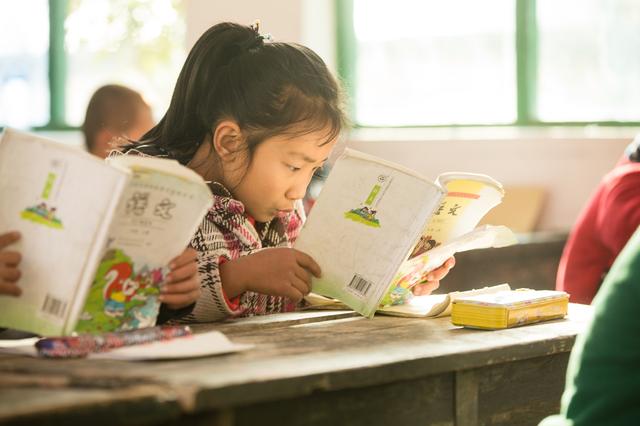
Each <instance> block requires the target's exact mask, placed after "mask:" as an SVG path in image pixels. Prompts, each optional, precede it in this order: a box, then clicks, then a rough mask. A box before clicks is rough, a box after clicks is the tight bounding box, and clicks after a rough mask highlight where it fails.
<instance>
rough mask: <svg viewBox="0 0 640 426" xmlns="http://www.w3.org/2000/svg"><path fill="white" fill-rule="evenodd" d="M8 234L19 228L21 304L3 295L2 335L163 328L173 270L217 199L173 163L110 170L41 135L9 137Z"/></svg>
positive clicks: (3, 224)
mask: <svg viewBox="0 0 640 426" xmlns="http://www.w3.org/2000/svg"><path fill="white" fill-rule="evenodd" d="M0 199H2V204H1V205H0V233H3V232H7V231H11V230H17V231H20V233H21V234H22V238H21V240H20V241H19V242H18V243H17V244H15V246H13V247H11V249H15V250H17V251H19V252H21V253H22V255H23V256H22V257H23V260H22V262H21V263H20V270H21V273H22V276H21V278H20V281H19V286H20V288H21V289H22V295H21V296H20V297H10V296H0V313H1V314H0V327H10V328H15V329H20V330H25V331H31V332H33V333H37V334H41V335H68V334H70V333H72V332H73V331H78V332H91V333H101V332H108V331H118V330H129V329H137V328H142V327H147V326H152V325H154V324H155V321H156V317H157V315H158V310H159V306H160V302H159V300H158V296H159V292H160V287H161V286H162V284H163V282H164V279H165V276H166V274H167V272H168V270H167V264H168V263H169V261H170V260H171V259H172V258H174V257H175V256H177V255H179V254H180V253H182V251H183V250H184V249H185V248H186V246H187V244H188V243H189V241H190V240H191V238H192V236H193V234H194V233H195V231H196V229H197V227H198V226H199V224H200V222H201V221H202V219H203V217H204V215H205V213H206V211H207V210H208V208H209V207H210V206H211V203H212V195H211V192H210V190H209V188H208V186H207V185H206V183H205V182H204V181H203V180H202V178H201V177H200V176H199V175H198V174H196V173H195V172H193V171H192V170H190V169H188V168H186V167H184V166H181V165H180V164H179V163H177V162H176V161H173V160H166V159H158V158H151V157H142V156H133V155H131V156H129V155H119V156H116V157H113V158H110V159H108V160H107V161H106V162H105V161H102V160H100V159H98V158H97V157H93V156H92V155H90V154H88V153H86V152H83V151H81V150H78V149H75V148H72V147H68V146H65V145H62V144H60V143H57V142H55V141H51V140H48V139H45V138H42V137H40V136H36V135H32V134H27V133H22V132H18V131H15V130H12V129H5V131H4V133H3V135H2V138H1V139H0Z"/></svg>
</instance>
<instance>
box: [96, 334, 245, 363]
mask: <svg viewBox="0 0 640 426" xmlns="http://www.w3.org/2000/svg"><path fill="white" fill-rule="evenodd" d="M253 346H254V345H247V344H237V343H233V342H231V341H230V340H229V339H227V336H225V335H224V334H222V333H221V332H219V331H209V332H207V333H200V334H194V335H192V336H185V337H179V338H176V339H171V340H164V341H159V342H153V343H146V344H143V345H134V346H126V347H123V348H118V349H114V350H111V351H109V352H101V353H95V354H91V355H89V358H91V359H116V360H123V361H142V360H155V359H180V358H196V357H203V356H211V355H220V354H226V353H232V352H239V351H244V350H247V349H250V348H252V347H253Z"/></svg>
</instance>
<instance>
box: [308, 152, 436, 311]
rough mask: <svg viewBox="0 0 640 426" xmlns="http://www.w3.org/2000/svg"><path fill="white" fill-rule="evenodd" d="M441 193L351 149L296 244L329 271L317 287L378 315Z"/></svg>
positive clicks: (337, 165)
mask: <svg viewBox="0 0 640 426" xmlns="http://www.w3.org/2000/svg"><path fill="white" fill-rule="evenodd" d="M442 196H443V190H442V188H440V187H438V186H437V185H435V184H434V183H433V182H430V181H429V180H427V179H426V178H424V177H421V176H419V175H418V174H416V173H414V172H412V171H410V170H408V169H405V168H403V167H401V166H398V165H395V164H392V163H389V162H385V161H383V160H380V159H377V158H375V157H372V156H368V155H366V154H362V153H359V152H357V151H353V150H346V151H345V153H344V154H343V155H342V156H341V157H340V158H339V159H338V161H337V162H336V163H335V165H334V167H333V169H332V171H331V173H330V174H329V177H328V178H327V181H326V182H325V184H324V186H323V189H322V192H321V193H320V196H319V198H318V200H317V201H316V203H315V205H314V207H313V209H312V210H311V213H310V215H309V217H308V219H307V221H306V223H305V225H304V227H303V229H302V231H301V233H300V235H299V237H298V239H297V240H296V243H295V248H296V249H298V250H301V251H303V252H305V253H307V254H309V255H310V256H311V257H313V258H314V259H315V260H316V261H317V262H318V263H319V265H320V267H321V268H322V278H319V279H315V278H314V280H313V283H312V286H313V291H314V292H315V293H319V294H322V295H324V296H328V297H332V298H335V299H339V300H341V301H342V302H344V303H345V304H347V305H348V306H350V307H351V308H352V309H354V310H356V311H357V312H359V313H361V314H363V315H365V316H368V317H370V316H373V314H374V312H375V311H376V309H377V308H378V305H379V301H380V299H381V298H382V297H383V296H384V294H385V293H386V291H387V289H388V287H389V284H390V283H391V280H392V279H393V276H394V275H395V273H396V271H397V269H398V268H399V266H400V264H401V263H402V262H403V261H404V259H405V258H406V257H407V254H408V252H409V249H410V248H411V246H412V245H413V244H414V243H415V241H416V240H417V238H418V236H419V235H420V231H421V230H422V228H423V227H424V224H425V222H426V218H427V217H428V216H429V215H430V214H431V212H432V211H434V210H435V208H436V207H437V206H438V204H439V202H440V200H441V198H442Z"/></svg>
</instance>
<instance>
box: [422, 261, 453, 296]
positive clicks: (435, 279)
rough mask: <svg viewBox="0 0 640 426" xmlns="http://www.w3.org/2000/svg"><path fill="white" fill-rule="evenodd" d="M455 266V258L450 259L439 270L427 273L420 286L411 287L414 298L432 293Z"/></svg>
mask: <svg viewBox="0 0 640 426" xmlns="http://www.w3.org/2000/svg"><path fill="white" fill-rule="evenodd" d="M455 264H456V259H455V257H453V256H452V257H450V258H449V259H448V260H447V261H446V262H444V263H443V264H442V265H441V266H440V267H439V268H437V269H434V270H433V271H431V272H429V274H427V277H426V279H425V280H424V281H422V282H421V283H420V284H416V285H415V286H413V288H412V289H411V291H412V292H413V294H414V295H416V296H426V295H427V294H431V292H432V291H434V290H436V289H437V288H438V287H440V280H441V279H443V278H444V277H446V276H447V274H448V273H449V271H450V270H451V268H453V267H454V265H455Z"/></svg>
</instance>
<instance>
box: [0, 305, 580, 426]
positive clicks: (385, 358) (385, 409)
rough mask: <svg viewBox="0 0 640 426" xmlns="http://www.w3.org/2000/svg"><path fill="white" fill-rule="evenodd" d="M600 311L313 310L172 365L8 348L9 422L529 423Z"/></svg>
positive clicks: (255, 324) (4, 363)
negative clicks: (497, 314)
mask: <svg viewBox="0 0 640 426" xmlns="http://www.w3.org/2000/svg"><path fill="white" fill-rule="evenodd" d="M590 315H591V308H590V307H589V306H582V305H571V307H570V315H569V316H568V317H567V318H566V319H564V320H557V321H551V322H547V323H542V324H536V325H531V326H526V327H521V328H514V329H509V330H501V331H479V330H468V329H462V328H458V327H454V326H452V325H451V323H450V322H449V318H440V319H403V318H394V317H385V316H376V317H375V318H374V319H372V320H368V319H365V318H362V317H360V316H357V315H356V314H354V313H353V312H350V311H339V312H300V313H292V314H279V315H272V316H268V317H262V318H251V319H243V320H236V321H233V322H229V323H223V324H202V325H198V326H195V327H194V328H195V330H196V331H205V330H212V329H217V330H221V331H223V332H224V333H225V334H226V335H227V336H229V337H230V338H231V339H232V340H233V341H235V342H238V343H252V344H255V347H254V348H253V349H251V350H249V351H246V352H241V353H236V354H230V355H224V356H218V357H209V358H199V359H191V360H176V361H164V362H121V361H105V360H100V361H98V360H47V359H33V358H26V357H18V356H11V355H1V356H0V423H2V424H37V425H47V424H64V425H75V424H77V425H80V424H82V425H92V426H98V425H120V424H158V425H174V424H175V425H182V424H202V425H204V424H207V425H261V424H265V425H267V424H278V425H339V424H340V425H341V424H348V425H367V426H371V425H390V424H391V425H393V424H396V425H411V424H420V425H431V424H433V425H436V424H437V425H454V424H456V425H476V424H493V425H517V424H532V425H533V424H537V423H538V421H539V420H540V419H541V418H543V417H544V416H546V415H548V414H551V413H554V412H556V411H557V410H558V408H559V400H560V395H561V392H562V390H563V387H564V377H565V369H566V365H567V361H568V357H569V351H570V350H571V347H572V346H573V343H574V339H575V336H576V334H577V333H579V332H580V331H582V330H583V329H584V328H585V325H586V323H587V320H588V319H589V317H590Z"/></svg>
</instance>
